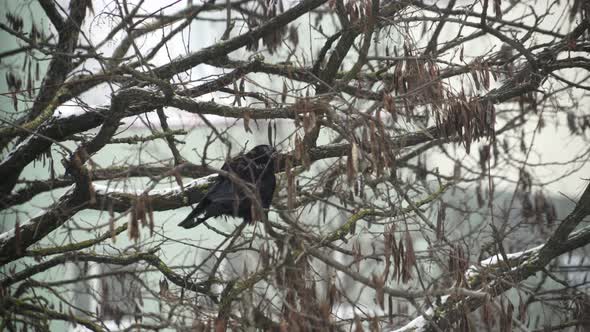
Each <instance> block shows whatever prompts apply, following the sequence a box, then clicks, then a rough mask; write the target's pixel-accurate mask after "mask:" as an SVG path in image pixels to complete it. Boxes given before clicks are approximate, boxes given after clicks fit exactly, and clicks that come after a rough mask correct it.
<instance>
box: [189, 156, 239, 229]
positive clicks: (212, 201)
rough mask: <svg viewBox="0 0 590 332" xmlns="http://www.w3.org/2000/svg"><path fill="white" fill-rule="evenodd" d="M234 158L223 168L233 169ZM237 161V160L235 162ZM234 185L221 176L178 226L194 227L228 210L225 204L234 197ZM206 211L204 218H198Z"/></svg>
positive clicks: (225, 169)
mask: <svg viewBox="0 0 590 332" xmlns="http://www.w3.org/2000/svg"><path fill="white" fill-rule="evenodd" d="M232 162H233V160H229V161H227V162H225V163H224V164H223V166H222V167H221V169H222V170H224V171H226V172H229V171H231V168H232V167H236V166H232ZM234 163H235V162H234ZM231 192H232V186H231V183H230V182H229V180H228V179H227V178H226V177H224V176H221V175H220V176H219V177H218V179H217V181H215V183H214V184H213V185H212V186H211V188H209V190H208V191H207V193H205V196H204V197H203V198H202V199H201V200H200V201H199V203H198V204H197V206H196V207H195V208H194V209H193V210H192V211H191V213H189V215H188V216H187V217H186V218H185V219H184V220H183V221H181V222H180V223H179V224H178V226H181V227H184V228H193V227H196V226H198V225H200V224H201V223H203V222H204V221H205V220H207V219H208V218H210V217H215V216H218V215H221V214H224V213H225V212H226V211H231V210H228V209H227V208H224V206H226V205H228V204H227V203H229V202H230V201H231V199H232V194H231ZM203 212H205V216H204V217H203V218H197V217H198V216H199V215H200V214H202V213H203Z"/></svg>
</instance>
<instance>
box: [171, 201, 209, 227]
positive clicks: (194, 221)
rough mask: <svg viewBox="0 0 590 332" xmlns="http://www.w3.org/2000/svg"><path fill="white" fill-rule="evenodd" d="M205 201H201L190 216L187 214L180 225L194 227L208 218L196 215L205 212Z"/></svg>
mask: <svg viewBox="0 0 590 332" xmlns="http://www.w3.org/2000/svg"><path fill="white" fill-rule="evenodd" d="M202 203H203V202H202V201H201V202H199V204H197V206H196V207H195V209H194V210H193V211H192V212H191V213H189V215H188V216H186V218H184V220H183V221H181V222H180V223H179V224H178V226H180V227H184V228H186V229H189V228H193V227H197V226H199V225H200V224H202V223H203V222H204V221H205V220H207V217H205V218H196V216H198V215H199V214H201V212H203V210H204V209H205V207H204V206H203V204H202Z"/></svg>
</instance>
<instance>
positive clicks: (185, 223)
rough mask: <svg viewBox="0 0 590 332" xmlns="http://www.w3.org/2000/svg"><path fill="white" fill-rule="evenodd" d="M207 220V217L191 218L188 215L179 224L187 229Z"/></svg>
mask: <svg viewBox="0 0 590 332" xmlns="http://www.w3.org/2000/svg"><path fill="white" fill-rule="evenodd" d="M205 220H207V219H206V218H191V217H190V216H189V217H187V218H186V219H184V220H183V221H181V222H180V223H179V224H178V226H180V227H184V228H186V229H189V228H193V227H197V226H199V225H200V224H202V223H203V222H204V221H205Z"/></svg>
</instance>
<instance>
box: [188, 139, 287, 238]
mask: <svg viewBox="0 0 590 332" xmlns="http://www.w3.org/2000/svg"><path fill="white" fill-rule="evenodd" d="M273 153H274V149H273V148H271V147H270V146H268V145H258V146H256V147H255V148H253V149H252V150H250V151H249V152H248V153H246V154H245V155H239V156H237V157H234V158H232V159H231V160H229V161H227V162H226V163H225V164H223V166H222V167H221V169H222V170H223V171H225V172H228V173H232V174H234V175H236V176H237V177H239V178H240V179H242V180H244V181H245V182H246V183H248V184H254V185H255V188H256V191H257V193H258V194H259V195H260V202H261V205H262V207H263V208H264V209H268V208H269V207H270V203H271V201H272V196H273V193H274V190H275V186H276V179H275V174H274V160H273ZM203 213H204V215H203V216H202V217H198V216H199V215H201V214H203ZM221 215H230V216H236V217H241V218H243V219H244V222H251V221H252V200H251V199H250V197H248V195H247V194H246V193H245V192H244V190H243V189H242V187H241V186H239V185H238V184H235V183H234V182H233V181H232V180H231V179H230V178H229V177H226V176H223V175H219V177H218V179H217V181H216V182H215V184H213V186H212V187H211V189H209V191H207V193H206V194H205V197H203V199H202V200H201V201H200V202H199V204H197V206H196V207H195V209H194V210H193V211H192V212H191V213H190V214H189V215H188V216H187V217H186V218H185V219H184V220H183V221H182V222H181V223H179V224H178V226H182V227H184V228H193V227H195V226H198V225H200V224H201V223H203V222H204V221H206V220H207V219H209V218H212V217H218V216H221Z"/></svg>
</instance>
